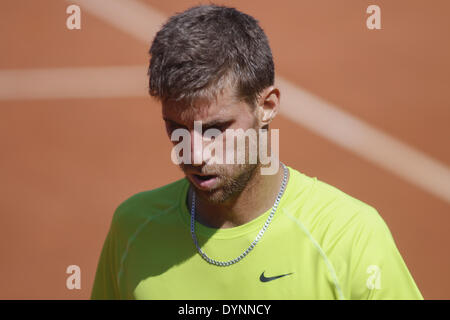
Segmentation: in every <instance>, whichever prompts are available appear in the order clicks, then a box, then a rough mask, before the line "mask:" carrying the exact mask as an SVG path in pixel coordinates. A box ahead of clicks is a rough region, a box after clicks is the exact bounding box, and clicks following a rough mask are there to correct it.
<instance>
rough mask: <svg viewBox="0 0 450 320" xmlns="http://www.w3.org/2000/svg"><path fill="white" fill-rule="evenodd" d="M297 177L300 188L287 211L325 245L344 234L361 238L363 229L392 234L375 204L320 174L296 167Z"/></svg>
mask: <svg viewBox="0 0 450 320" xmlns="http://www.w3.org/2000/svg"><path fill="white" fill-rule="evenodd" d="M293 177H294V179H295V180H296V182H295V183H296V184H297V185H298V187H296V188H295V192H293V194H290V197H291V199H290V200H289V205H288V206H287V210H289V212H290V214H291V215H293V216H295V218H296V219H298V220H299V221H300V222H301V223H302V224H303V225H304V226H305V227H306V228H307V229H308V231H309V232H310V233H311V235H312V236H313V237H314V238H315V239H316V241H317V242H318V243H320V244H321V246H325V247H327V246H333V245H334V244H335V242H336V241H338V240H339V239H340V240H342V237H348V238H352V237H357V236H358V234H360V233H361V232H373V231H375V230H376V231H379V232H384V233H386V232H387V233H389V230H388V228H387V226H386V223H385V222H384V220H383V218H382V217H381V215H380V214H379V212H378V210H377V209H375V208H374V207H373V206H372V205H370V204H368V203H366V202H364V201H362V200H359V199H357V198H355V197H354V196H352V195H350V194H348V193H346V192H344V191H342V190H340V189H339V188H337V187H335V186H332V185H330V184H328V183H327V182H325V181H321V180H319V179H317V178H316V177H309V176H307V175H305V174H303V173H300V172H298V171H296V170H293ZM301 185H303V187H302V188H301V187H300V186H301Z"/></svg>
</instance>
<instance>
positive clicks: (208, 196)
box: [191, 184, 231, 204]
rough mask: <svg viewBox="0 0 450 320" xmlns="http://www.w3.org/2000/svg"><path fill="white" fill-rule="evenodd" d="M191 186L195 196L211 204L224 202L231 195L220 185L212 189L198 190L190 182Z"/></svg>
mask: <svg viewBox="0 0 450 320" xmlns="http://www.w3.org/2000/svg"><path fill="white" fill-rule="evenodd" d="M191 186H192V187H193V188H194V190H195V194H196V195H197V196H199V197H201V198H202V199H204V200H206V201H207V202H209V203H212V204H221V203H224V202H226V201H227V200H228V199H229V198H230V197H231V195H230V194H228V193H227V192H225V190H224V189H223V188H221V187H219V188H216V189H213V190H200V189H198V188H196V187H195V186H194V185H193V184H191Z"/></svg>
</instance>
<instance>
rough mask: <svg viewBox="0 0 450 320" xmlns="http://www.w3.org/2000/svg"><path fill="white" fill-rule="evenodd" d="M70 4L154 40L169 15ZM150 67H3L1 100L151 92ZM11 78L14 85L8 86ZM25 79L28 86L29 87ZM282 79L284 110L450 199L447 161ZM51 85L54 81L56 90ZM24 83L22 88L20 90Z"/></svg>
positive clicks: (83, 1) (102, 3)
mask: <svg viewBox="0 0 450 320" xmlns="http://www.w3.org/2000/svg"><path fill="white" fill-rule="evenodd" d="M68 2H70V3H78V4H79V5H80V7H81V10H82V11H83V10H87V11H88V12H90V13H91V14H93V15H95V16H97V17H99V18H101V19H103V20H105V21H107V22H108V23H110V24H112V25H114V26H115V27H117V28H119V29H120V30H122V31H124V32H127V33H129V34H130V35H132V36H134V37H135V38H136V39H138V40H140V41H144V42H147V43H148V44H150V42H151V39H152V38H153V35H154V34H155V32H156V31H157V30H158V28H159V27H160V26H161V25H162V23H163V22H164V21H165V19H166V17H164V16H163V15H162V14H161V13H158V12H156V11H154V10H153V9H151V8H150V7H149V6H146V5H144V4H142V3H140V2H137V1H135V0H70V1H68ZM141 68H142V71H141ZM146 68H147V67H146V66H142V67H140V66H131V67H108V68H84V69H83V68H76V69H57V70H31V71H14V70H11V71H1V72H0V99H16V98H23V97H27V98H29V99H35V98H42V97H45V98H54V97H57V98H58V97H61V98H67V97H74V98H81V97H96V96H97V97H107V96H108V97H117V96H145V95H146V94H147V87H146V86H147V82H146V81H145V80H142V79H143V78H141V77H145V72H146ZM27 72H29V73H27ZM33 77H34V78H33ZM8 79H9V80H8ZM11 79H13V81H11ZM30 79H31V80H30ZM33 79H34V80H33ZM61 79H66V80H65V81H71V82H70V83H69V84H60V82H65V81H61ZM71 79H72V80H71ZM8 81H11V83H12V84H8V83H7V82H8ZM24 83H26V84H27V85H25V86H24V85H23V84H24ZM143 83H145V89H143V86H142V84H143ZM276 83H277V84H278V85H279V86H280V89H281V90H282V108H281V113H282V114H284V115H285V116H287V117H288V118H289V119H291V120H293V121H295V122H296V123H298V124H300V125H302V126H304V127H306V128H308V129H309V130H311V131H313V132H315V133H316V134H318V135H320V136H322V137H325V138H326V139H329V140H331V141H333V142H334V143H336V144H338V145H340V146H341V147H343V148H345V149H347V150H350V151H352V152H354V153H356V154H358V155H359V156H360V157H363V158H364V159H366V160H368V161H370V162H371V163H373V164H375V165H377V166H379V167H382V168H384V169H386V170H388V171H390V172H392V173H393V174H395V175H397V176H400V177H402V178H403V179H405V180H406V181H408V182H410V183H412V184H414V185H416V186H418V187H420V188H422V189H423V190H425V191H428V192H429V193H431V194H433V195H435V196H437V197H439V198H441V199H443V200H445V201H447V202H450V169H449V168H448V167H447V166H446V165H445V164H443V163H441V162H439V161H438V160H435V159H433V158H431V157H429V156H427V155H425V154H424V153H422V152H420V151H418V150H415V149H414V148H412V147H410V146H408V145H406V144H405V143H403V142H400V141H399V140H397V139H395V138H394V137H392V136H389V135H387V134H386V133H383V132H382V131H380V130H378V129H376V128H374V127H372V126H370V125H369V124H367V123H365V122H363V121H361V120H359V119H357V118H356V117H354V116H352V115H351V114H349V113H346V112H344V111H342V110H340V109H339V108H338V107H336V106H333V105H331V104H329V103H328V102H325V101H323V100H322V99H320V98H318V97H316V96H313V95H312V94H310V93H308V92H306V91H304V90H303V89H301V88H299V87H298V86H296V85H294V84H292V83H290V82H289V81H287V80H285V79H283V78H281V77H277V79H276ZM31 84H33V86H31ZM49 84H51V85H50V88H49ZM4 85H5V87H6V86H9V87H7V88H8V90H6V89H4V88H3V87H4ZM19 86H21V88H18V87H19ZM112 88H113V89H112ZM9 90H11V91H9ZM58 90H60V91H58ZM8 92H13V93H12V94H9V93H8Z"/></svg>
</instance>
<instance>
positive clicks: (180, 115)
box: [162, 90, 251, 125]
mask: <svg viewBox="0 0 450 320" xmlns="http://www.w3.org/2000/svg"><path fill="white" fill-rule="evenodd" d="M162 114H163V118H164V119H169V120H171V121H174V122H177V123H179V124H184V125H189V124H192V123H193V122H194V121H203V122H209V121H213V120H219V119H225V118H226V119H235V118H239V117H248V116H249V115H250V114H251V110H250V107H249V106H248V104H247V103H245V102H244V101H239V100H238V99H237V98H235V97H234V96H233V95H231V94H230V92H229V91H228V90H226V91H224V92H223V93H221V94H220V95H218V96H217V98H216V99H214V100H212V101H206V100H199V101H196V102H195V103H193V105H192V106H187V105H186V104H182V103H178V102H173V101H172V102H164V103H163V104H162Z"/></svg>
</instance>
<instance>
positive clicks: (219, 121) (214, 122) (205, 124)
mask: <svg viewBox="0 0 450 320" xmlns="http://www.w3.org/2000/svg"><path fill="white" fill-rule="evenodd" d="M163 119H164V121H167V122H170V123H173V124H175V125H180V124H179V123H177V122H176V121H173V120H171V119H169V118H166V117H163ZM232 121H233V119H214V120H211V121H208V122H202V127H206V128H209V127H213V126H216V125H218V124H219V125H221V124H227V123H229V122H232Z"/></svg>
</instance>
